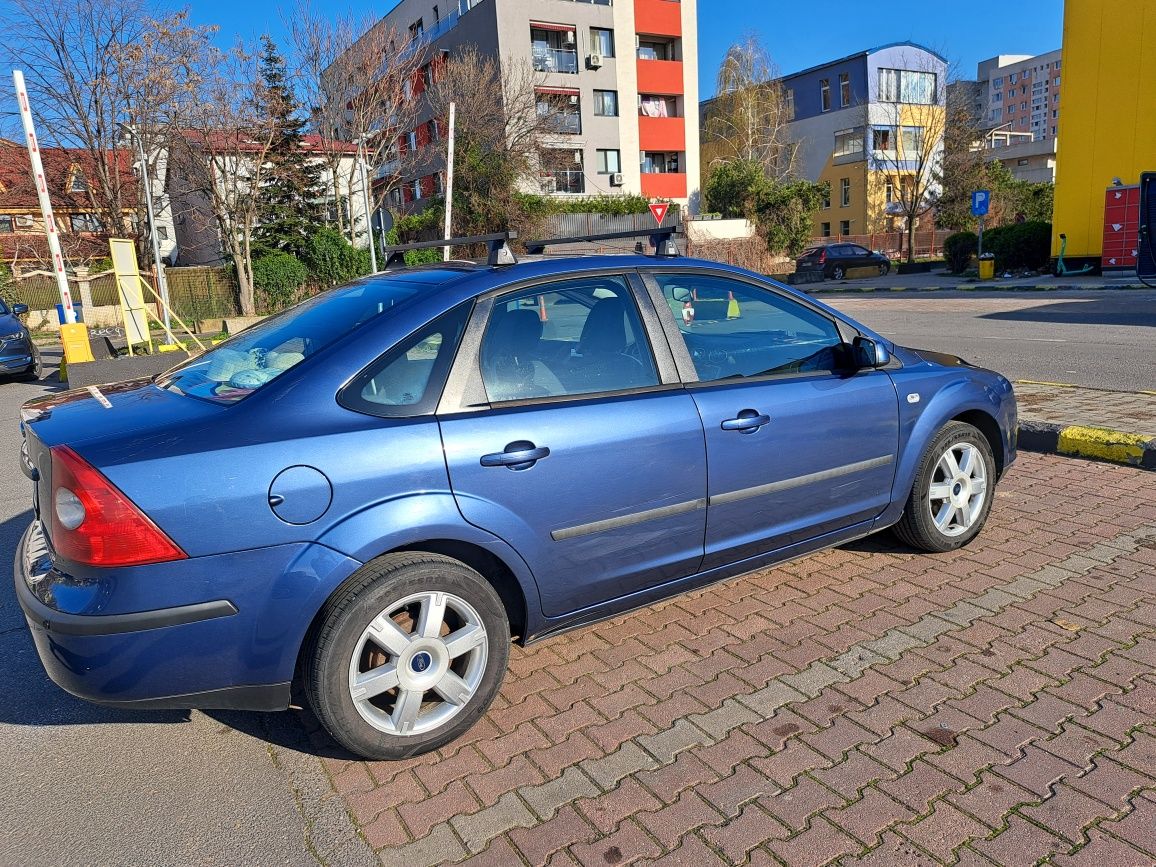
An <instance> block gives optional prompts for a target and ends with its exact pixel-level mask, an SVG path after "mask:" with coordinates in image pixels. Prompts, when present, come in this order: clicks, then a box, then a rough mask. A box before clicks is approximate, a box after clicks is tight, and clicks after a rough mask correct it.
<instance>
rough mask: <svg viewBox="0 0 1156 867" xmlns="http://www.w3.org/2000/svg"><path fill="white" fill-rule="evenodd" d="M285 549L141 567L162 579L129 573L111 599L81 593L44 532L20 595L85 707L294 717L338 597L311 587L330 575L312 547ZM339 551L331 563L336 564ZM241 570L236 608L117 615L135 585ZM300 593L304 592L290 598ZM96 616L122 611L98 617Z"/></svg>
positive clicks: (27, 549) (222, 605)
mask: <svg viewBox="0 0 1156 867" xmlns="http://www.w3.org/2000/svg"><path fill="white" fill-rule="evenodd" d="M286 547H289V548H290V550H281V549H267V550H266V551H265V552H242V553H241V554H238V555H233V556H232V557H227V558H226V557H210V558H200V559H201V560H203V561H209V562H206V563H200V564H198V563H197V562H196V561H182V563H181V564H180V565H179V566H177V564H165V565H167V566H168V567H170V570H169V572H170V574H163V573H161V574H158V573H157V572H156V571H155V570H156V569H157V568H158V567H137V568H136V569H135V570H131V571H132V572H134V573H136V572H141V571H142V570H143V569H145V568H147V569H150V570H154V571H153V572H151V573H144V572H142V574H140V576H139V578H138V576H137V575H136V574H132V575H130V576H127V577H126V576H125V575H124V574H123V573H125V572H129V571H130V570H121V574H120V575H118V576H116V578H114V579H113V580H112V581H111V582H108V584H109V585H111V587H112V588H113V589H112V591H109V590H108V589H107V587H106V584H105V583H103V582H100V581H94V582H91V586H89V585H85V586H84V587H82V588H78V587H76V586H74V585H75V584H76V583H77V582H76V581H75V579H68V578H67V576H64V575H61V574H59V573H56V572H55V571H54V569H53V568H52V566H51V562H50V559H49V558H48V557H47V556H46V554H45V550H46V549H45V548H44V544H43V541H42V537H41V534H40V531H39V525H38V524H36V523H33V524H32V525H31V526H30V527H29V528H28V530H26V531H25V533H24V536H23V537H22V538H21V540H20V543H19V544H18V545H17V548H16V562H15V564H14V569H13V572H14V575H15V584H16V596H17V599H18V600H19V602H20V606H21V608H22V609H23V611H24V616H25V619H26V620H27V622H28V626H29V629H30V630H31V632H32V639H33V642H34V643H35V645H36V650H37V653H38V655H39V656H40V661H41V663H42V664H43V666H44V669H45V671H46V672H47V674H48V676H49V677H50V678H51V679H52V680H53V682H54V683H56V684H57V686H59V687H60V688H61V689H63V690H65V691H66V692H69V693H71V694H72V695H75V696H77V697H78V698H82V699H85V700H86V701H91V702H95V703H97V704H102V705H107V706H115V707H126V708H221V709H231V710H263V711H270V710H283V709H285V708H286V707H288V706H289V699H290V683H291V681H292V676H293V669H294V667H295V663H296V658H297V653H298V650H299V648H300V646H301V641H302V639H303V637H304V635H305V632H306V631H307V630H308V627H309V623H310V621H311V619H312V612H314V611H316V610H317V608H318V607H320V601H317V600H321V599H323V598H324V597H325V596H327V595H328V592H329V591H328V588H327V584H328V579H327V580H324V581H320V580H318V581H309V580H305V581H302V580H300V579H301V578H302V577H304V576H305V575H308V573H309V572H310V571H313V573H314V575H313V577H316V578H320V577H321V576H320V575H319V574H318V573H317V571H316V570H311V569H310V568H309V567H310V566H317V565H318V563H319V561H318V558H317V557H316V556H313V557H309V556H305V557H303V556H302V551H300V550H298V547H303V548H306V549H309V548H312V547H313V546H291V547H290V546H286ZM325 550H326V551H327V549H325ZM254 553H257V554H262V553H264V557H263V561H264V562H263V564H262V565H263V566H264V570H261V571H266V570H267V572H266V574H268V575H269V576H270V577H269V578H267V579H265V580H262V578H261V577H260V574H259V572H258V570H257V569H256V568H255V566H254V562H255V558H254V557H253V554H254ZM328 553H329V555H330V557H329V560H328V565H332V564H333V557H334V556H335V555H333V554H332V552H328ZM258 559H261V558H258ZM230 560H231V561H232V565H233V567H234V568H235V569H236V570H237V572H235V573H233V576H235V575H236V574H240V575H242V576H244V580H242V581H238V580H237V579H236V578H235V577H232V576H230V577H228V578H227V579H226V580H229V581H231V582H232V583H233V584H234V585H235V586H237V585H242V586H243V585H248V586H247V587H245V588H244V590H242V591H240V592H238V593H237V594H236V598H235V599H229V598H216V599H209V600H207V601H195V602H188V603H185V604H179V605H170V606H165V607H153V606H151V605H149V606H148V607H147V608H144V610H133V611H119V612H115V609H114V599H113V598H112V597H113V596H114V594H115V595H124V596H130V597H131V595H132V594H131V592H129V591H130V590H131V587H127V588H126V587H125V585H131V584H132V583H134V579H135V580H137V581H141V580H143V582H144V583H147V584H152V583H153V582H154V581H156V580H157V579H158V578H162V577H163V578H166V579H169V583H172V584H174V585H176V586H179V585H180V584H181V583H182V581H181V576H180V575H179V574H177V573H178V572H181V571H183V572H186V573H190V574H192V573H196V574H197V575H203V574H205V573H206V572H208V573H216V574H217V576H218V581H220V580H221V575H222V571H223V567H225V563H227V562H228V561H230ZM325 560H326V558H324V557H322V558H321V561H322V562H324V561H325ZM223 561H224V562H223ZM294 567H296V571H295V569H294ZM344 571H345V570H344V569H340V570H339V571H338V573H337V574H343V573H344ZM225 574H226V575H228V573H225ZM287 577H288V578H289V581H288V582H286V581H285V580H284V579H285V578H287ZM333 578H334V579H335V578H336V575H335V576H333ZM250 579H251V580H250ZM53 581H57V582H58V584H57V586H56V587H55V588H53V589H52V590H50V591H49V592H48V593H46V592H45V585H44V583H43V582H53ZM70 581H71V583H70ZM199 583H200V584H201V586H202V587H203V588H204V587H205V586H206V585H209V582H208V581H205V580H203V579H202V580H201V581H200V582H199ZM286 583H288V585H289V587H287V586H286ZM117 584H120V585H121V588H120V591H121V592H118V591H117V589H116V588H117ZM33 586H35V587H36V590H35V591H34V589H33ZM92 587H95V588H96V589H95V590H93V589H92ZM290 588H291V589H292V590H295V591H297V592H295V593H287V592H286V590H287V589H290ZM219 589H220V588H218V590H219ZM56 597H59V598H60V599H62V600H69V599H76V600H79V599H84V600H85V602H84V609H85V611H84V613H81V612H69V611H62V610H60V608H57V607H54V606H53V605H52V604H46V602H45V601H44V599H45V598H47V599H48V600H49V601H54V599H55V598H56ZM314 606H316V607H314ZM61 607H65V606H64V605H63V604H62V605H61ZM142 607H143V606H142ZM91 609H96V610H109V609H113V612H114V613H87V611H88V610H91Z"/></svg>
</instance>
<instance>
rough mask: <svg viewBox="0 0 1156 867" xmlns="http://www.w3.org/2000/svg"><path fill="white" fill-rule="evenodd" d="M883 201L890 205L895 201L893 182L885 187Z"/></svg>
mask: <svg viewBox="0 0 1156 867" xmlns="http://www.w3.org/2000/svg"><path fill="white" fill-rule="evenodd" d="M883 200H884V201H885V202H887V204H889V205H890V204H891V203H892V202H894V201H895V184H894V183H892V182H891V181H887V182H886V183H885V184H884V185H883Z"/></svg>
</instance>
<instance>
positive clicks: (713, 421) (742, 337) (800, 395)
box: [645, 270, 899, 569]
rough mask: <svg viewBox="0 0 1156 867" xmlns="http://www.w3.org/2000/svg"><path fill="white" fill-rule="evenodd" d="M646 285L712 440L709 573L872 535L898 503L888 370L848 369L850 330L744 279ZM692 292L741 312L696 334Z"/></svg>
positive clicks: (678, 276)
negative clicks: (846, 536) (759, 557)
mask: <svg viewBox="0 0 1156 867" xmlns="http://www.w3.org/2000/svg"><path fill="white" fill-rule="evenodd" d="M645 276H646V280H647V283H648V285H649V286H650V288H651V292H652V296H653V297H654V298H655V304H656V306H660V303H661V306H660V309H661V307H665V308H666V310H665V311H663V312H664V313H665V314H666V315H665V316H664V322H663V325H664V327H665V328H666V330H667V334H668V336H669V337H670V341H671V344H672V347H673V348H674V352H675V358H676V362H678V363H679V366H680V370H681V371H682V372H683V378H684V379H685V380H687V381H688V389H689V390H690V393H691V395H692V396H693V398H694V401H695V404H696V406H697V407H698V411H699V413H700V415H701V417H702V422H703V427H704V428H705V432H706V451H707V467H708V473H707V492H708V498H709V499H708V508H707V530H706V557H705V559H704V562H703V568H704V569H709V568H712V567H715V566H720V565H723V564H725V563H729V562H735V561H738V560H741V559H745V558H746V557H750V556H754V555H756V554H759V553H763V552H766V551H772V550H777V549H780V548H784V547H787V546H789V545H793V544H796V543H799V542H803V541H806V540H808V539H812V538H816V537H820V536H823V535H825V534H829V533H833V532H836V531H840V530H845V529H847V528H849V527H855V526H862V527H864V528H868V527H870V525H871V521H872V520H873V519H874V518H875V517H876V516H878V515H879V514H880V513H881V512H882V511H883V510H884V509H885V508H886V507H887V505H888V503H889V502H890V494H891V486H892V481H893V478H894V469H895V460H896V451H897V448H898V440H899V407H898V400H897V397H896V391H895V387H894V385H893V384H892V382H891V378H890V377H889V376H888V375H887V373H886V372H884V371H882V370H875V369H867V370H858V371H852V370H848V369H847V365H846V362H847V360H848V359H849V357H850V349H849V347H848V346H847V345H846V343H845V338H846V336H847V335H846V334H845V333H844V332H843V330H842V329H843V328H846V326H840V324H839V323H837V322H836V320H834V319H832V318H831V317H830V316H828V315H827V314H826V313H825V312H823V311H821V310H820V309H818V308H814V307H811V306H810V305H808V304H806V303H805V302H803V301H801V300H798V299H796V298H794V297H792V296H790V295H788V294H787V293H784V292H780V291H778V290H777V289H775V288H773V287H770V286H767V285H764V284H757V283H754V282H750V281H747V280H744V279H739V278H738V277H737V275H720V274H717V273H714V274H712V273H710V272H708V271H696V270H687V271H682V272H680V271H677V270H661V271H659V270H656V271H655V272H653V273H651V274H647V275H645ZM687 292H691V293H693V292H697V293H710V294H717V293H719V292H723V293H726V294H727V295H728V296H729V297H733V298H734V299H735V302H736V304H735V305H732V309H731V310H730V311H728V315H727V317H726V318H723V319H718V320H715V321H710V320H704V319H701V318H696V319H695V321H694V322H693V324H691V325H686V324H685V323H684V322H683V321H682V319H681V318H680V317H678V316H676V315H674V312H675V309H676V307H677V305H678V299H679V298H680V297H682V295H683V294H684V293H687ZM667 311H669V312H667Z"/></svg>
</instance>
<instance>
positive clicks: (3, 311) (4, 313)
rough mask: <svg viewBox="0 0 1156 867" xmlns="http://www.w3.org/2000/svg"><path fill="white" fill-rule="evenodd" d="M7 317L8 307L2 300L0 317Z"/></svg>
mask: <svg viewBox="0 0 1156 867" xmlns="http://www.w3.org/2000/svg"><path fill="white" fill-rule="evenodd" d="M7 315H8V305H7V304H5V303H4V302H3V301H2V300H0V316H7Z"/></svg>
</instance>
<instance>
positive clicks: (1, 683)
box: [0, 509, 189, 726]
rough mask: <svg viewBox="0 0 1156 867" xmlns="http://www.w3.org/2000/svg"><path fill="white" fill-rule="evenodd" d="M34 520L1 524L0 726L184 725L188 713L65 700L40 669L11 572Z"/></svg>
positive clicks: (72, 698) (25, 517)
mask: <svg viewBox="0 0 1156 867" xmlns="http://www.w3.org/2000/svg"><path fill="white" fill-rule="evenodd" d="M31 521H32V510H31V509H29V510H28V511H26V512H23V513H21V514H19V515H17V516H16V517H14V518H11V519H9V520H7V521H4V522H3V523H0V553H2V555H3V565H0V658H2V659H3V660H4V664H3V666H0V695H3V696H4V701H2V702H0V724H8V725H21V726H54V725H100V724H107V723H184V722H188V720H189V712H188V711H183V710H175V711H165V710H162V711H140V710H115V709H113V708H104V707H100V706H98V705H94V704H90V703H88V702H86V701H83V700H81V699H79V698H76V697H75V696H72V695H69V694H68V693H66V692H65V691H64V690H62V689H61V688H60V687H58V686H57V685H56V684H54V683H53V682H52V681H51V680H49V678H48V675H47V674H45V672H44V667H43V666H42V665H41V664H40V658H39V657H38V656H37V654H36V648H35V646H34V645H33V643H32V636H31V634H30V632H29V629H28V624H27V623H26V622H25V620H24V614H23V612H22V610H21V608H20V603H19V602H17V600H16V588H15V584H14V576H13V573H12V559H13V557H14V556H15V553H16V546H17V544H18V543H19V541H20V537H21V535H23V533H24V531H25V529H27V527H28V524H29V523H30V522H31Z"/></svg>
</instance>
